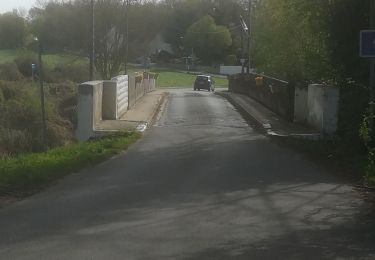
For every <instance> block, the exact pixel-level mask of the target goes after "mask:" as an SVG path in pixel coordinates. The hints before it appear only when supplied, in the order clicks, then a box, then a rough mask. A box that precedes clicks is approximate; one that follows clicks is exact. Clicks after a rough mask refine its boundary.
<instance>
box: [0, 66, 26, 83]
mask: <svg viewBox="0 0 375 260" xmlns="http://www.w3.org/2000/svg"><path fill="white" fill-rule="evenodd" d="M22 78H23V76H22V74H21V72H20V71H19V70H18V67H17V65H16V64H15V63H14V62H8V63H4V64H1V65H0V79H1V80H9V81H18V80H21V79H22Z"/></svg>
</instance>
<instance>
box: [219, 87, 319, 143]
mask: <svg viewBox="0 0 375 260" xmlns="http://www.w3.org/2000/svg"><path fill="white" fill-rule="evenodd" d="M216 94H218V95H220V96H222V97H224V98H226V99H227V100H228V101H229V102H230V103H231V104H232V105H233V106H234V107H235V108H236V109H237V110H238V111H239V112H240V114H241V115H242V116H243V117H244V118H245V120H247V121H249V122H250V123H252V124H255V126H256V129H257V130H260V131H261V132H262V133H263V134H265V135H266V136H269V137H272V138H293V139H304V140H312V141H319V140H321V139H322V138H323V136H322V134H320V133H317V134H291V133H289V134H278V133H276V131H274V130H272V126H271V124H269V123H264V122H262V121H260V120H259V119H258V118H256V117H254V116H253V115H252V114H251V113H249V112H247V111H246V110H245V109H244V108H243V107H242V106H241V105H240V104H238V103H237V102H236V101H235V100H234V99H233V98H232V97H231V96H230V95H229V94H228V93H225V92H216Z"/></svg>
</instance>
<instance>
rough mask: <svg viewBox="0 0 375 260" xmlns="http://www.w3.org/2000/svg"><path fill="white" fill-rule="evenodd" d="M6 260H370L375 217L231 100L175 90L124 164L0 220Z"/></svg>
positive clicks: (85, 175)
mask: <svg viewBox="0 0 375 260" xmlns="http://www.w3.org/2000/svg"><path fill="white" fill-rule="evenodd" d="M0 259H215V260H220V259H375V217H374V215H373V213H371V208H370V207H369V205H367V204H366V203H365V202H364V201H363V200H362V199H361V197H360V195H359V194H358V193H357V192H355V191H354V190H353V188H352V187H351V186H350V185H348V184H346V183H345V182H343V181H342V180H339V179H337V178H336V177H335V176H334V175H332V174H330V173H328V172H326V171H325V170H324V169H322V168H320V167H319V166H317V165H315V164H314V163H312V162H310V161H308V160H307V159H305V158H304V157H302V156H301V155H299V154H298V153H296V152H293V151H291V150H288V149H286V148H283V147H280V146H278V145H276V144H273V143H272V142H271V141H270V140H269V139H267V138H266V137H265V136H263V135H261V134H259V133H257V132H256V131H254V130H253V129H252V128H251V126H249V125H248V124H247V123H246V122H245V121H244V119H243V118H242V117H241V115H240V114H239V113H238V112H237V111H236V109H235V108H234V107H233V106H232V105H231V104H229V103H228V102H227V101H226V100H225V99H224V98H222V97H220V96H218V95H216V94H213V93H208V92H203V91H201V92H193V91H190V90H174V91H172V92H171V94H170V96H169V100H168V103H167V104H166V105H165V109H164V112H163V114H162V115H161V117H160V119H159V120H158V122H157V123H156V125H155V126H154V127H152V128H151V129H149V130H148V131H147V132H146V133H145V136H144V138H143V139H142V140H141V141H140V142H138V143H137V144H135V145H134V146H133V147H131V149H130V150H129V151H128V152H127V153H126V154H123V155H120V156H117V157H115V158H113V159H111V160H109V161H107V162H105V163H103V164H101V165H99V166H97V167H94V168H91V169H88V170H86V171H83V172H81V173H77V174H74V175H72V176H70V177H67V178H66V179H64V180H63V181H61V182H59V183H58V184H57V185H56V186H53V187H51V188H49V189H48V190H46V191H44V192H42V193H40V194H38V195H36V196H33V197H31V198H29V199H26V200H24V201H21V202H18V203H16V204H14V205H12V206H9V207H6V208H4V209H1V210H0Z"/></svg>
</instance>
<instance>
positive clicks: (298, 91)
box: [294, 87, 308, 123]
mask: <svg viewBox="0 0 375 260" xmlns="http://www.w3.org/2000/svg"><path fill="white" fill-rule="evenodd" d="M307 98H308V88H299V87H296V88H295V97H294V122H297V123H307V115H308V105H307V100H308V99H307Z"/></svg>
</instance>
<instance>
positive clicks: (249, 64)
mask: <svg viewBox="0 0 375 260" xmlns="http://www.w3.org/2000/svg"><path fill="white" fill-rule="evenodd" d="M248 18H249V26H248V29H247V36H248V37H247V55H248V57H247V59H248V60H247V73H250V68H251V63H250V57H251V55H250V36H251V0H249V7H248Z"/></svg>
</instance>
